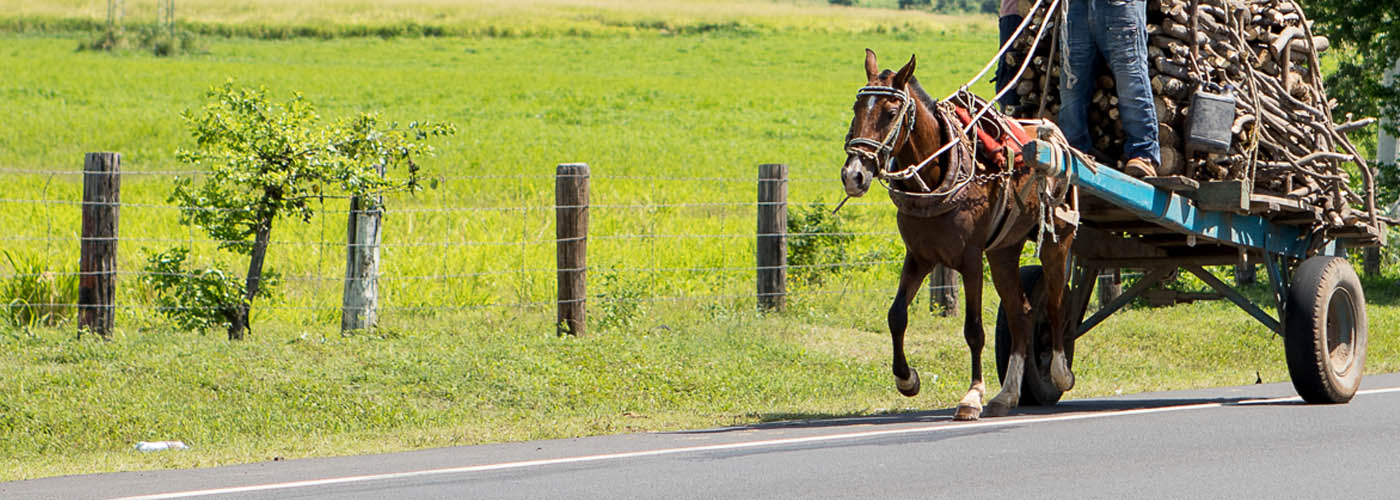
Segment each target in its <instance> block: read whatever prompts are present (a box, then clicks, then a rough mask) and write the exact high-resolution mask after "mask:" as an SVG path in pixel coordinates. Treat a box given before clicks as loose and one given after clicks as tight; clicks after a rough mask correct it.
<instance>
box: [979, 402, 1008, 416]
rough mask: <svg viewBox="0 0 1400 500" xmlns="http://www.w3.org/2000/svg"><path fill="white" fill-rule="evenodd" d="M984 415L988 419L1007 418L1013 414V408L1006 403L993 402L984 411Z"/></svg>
mask: <svg viewBox="0 0 1400 500" xmlns="http://www.w3.org/2000/svg"><path fill="white" fill-rule="evenodd" d="M982 414H983V415H985V416H988V417H1005V416H1007V415H1010V414H1011V407H1010V406H1007V405H1006V404H1005V403H1000V402H997V401H992V402H991V403H987V409H985V410H982Z"/></svg>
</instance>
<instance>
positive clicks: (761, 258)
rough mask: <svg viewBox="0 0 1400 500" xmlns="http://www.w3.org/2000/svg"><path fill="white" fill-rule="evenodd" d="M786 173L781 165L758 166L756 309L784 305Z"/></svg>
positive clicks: (785, 302)
mask: <svg viewBox="0 0 1400 500" xmlns="http://www.w3.org/2000/svg"><path fill="white" fill-rule="evenodd" d="M787 173H788V167H787V165H785V164H781V163H765V164H763V165H759V166H758V246H757V252H756V253H757V260H758V307H759V308H760V309H782V308H783V306H785V305H786V304H787V193H788V186H787Z"/></svg>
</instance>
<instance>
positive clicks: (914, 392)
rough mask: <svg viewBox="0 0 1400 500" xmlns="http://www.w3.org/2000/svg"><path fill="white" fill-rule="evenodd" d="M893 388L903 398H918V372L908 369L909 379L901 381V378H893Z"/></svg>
mask: <svg viewBox="0 0 1400 500" xmlns="http://www.w3.org/2000/svg"><path fill="white" fill-rule="evenodd" d="M894 388H895V389H899V393H900V394H903V395H904V396H905V397H910V398H912V397H914V396H918V395H919V371H918V370H915V369H913V368H910V369H909V378H908V379H902V378H899V377H895V378H894Z"/></svg>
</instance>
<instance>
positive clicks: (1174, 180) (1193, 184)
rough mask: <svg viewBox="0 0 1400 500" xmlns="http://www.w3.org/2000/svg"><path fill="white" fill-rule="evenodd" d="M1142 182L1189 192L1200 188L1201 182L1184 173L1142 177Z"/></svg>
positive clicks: (1166, 188) (1170, 189) (1171, 189)
mask: <svg viewBox="0 0 1400 500" xmlns="http://www.w3.org/2000/svg"><path fill="white" fill-rule="evenodd" d="M1142 180H1143V182H1146V183H1148V184H1151V185H1153V186H1157V187H1159V188H1162V189H1165V190H1168V191H1177V192H1182V193H1190V192H1192V191H1195V190H1197V189H1200V188H1201V183H1200V182H1199V181H1197V180H1195V179H1192V178H1190V177H1186V176H1184V175H1163V176H1156V177H1144V178H1143V179H1142Z"/></svg>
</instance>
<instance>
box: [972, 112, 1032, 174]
mask: <svg viewBox="0 0 1400 500" xmlns="http://www.w3.org/2000/svg"><path fill="white" fill-rule="evenodd" d="M953 109H954V111H956V113H957V115H958V121H960V122H962V124H963V126H964V127H966V126H968V124H970V123H972V115H971V114H970V113H968V111H967V108H964V107H962V106H958V105H954V106H953ZM1002 128H1004V129H1005V130H1006V132H1004V133H1002V136H1001V137H992V134H990V133H988V132H987V131H986V130H983V129H982V127H974V129H975V130H976V131H977V140H978V141H980V142H981V143H982V148H983V149H984V150H986V151H989V152H990V155H991V157H992V160H993V161H994V162H996V164H997V165H1005V164H1006V153H1005V151H1004V150H1005V148H1006V147H1007V146H1012V145H1016V144H1025V143H1027V142H1030V140H1031V138H1030V136H1029V135H1027V134H1026V131H1025V129H1023V128H1021V127H1019V126H1017V125H1015V124H1007V126H1006V127H1002ZM1021 162H1022V159H1021V153H1020V152H1019V151H1017V153H1016V165H1018V166H1019V165H1020V164H1021Z"/></svg>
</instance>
